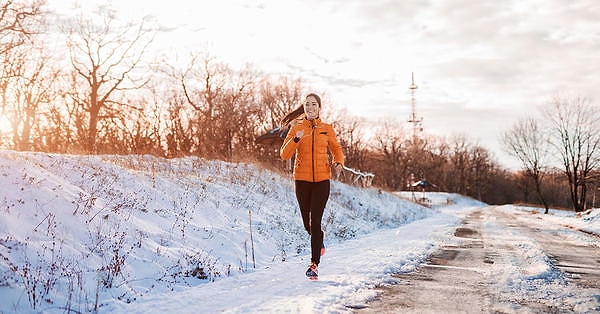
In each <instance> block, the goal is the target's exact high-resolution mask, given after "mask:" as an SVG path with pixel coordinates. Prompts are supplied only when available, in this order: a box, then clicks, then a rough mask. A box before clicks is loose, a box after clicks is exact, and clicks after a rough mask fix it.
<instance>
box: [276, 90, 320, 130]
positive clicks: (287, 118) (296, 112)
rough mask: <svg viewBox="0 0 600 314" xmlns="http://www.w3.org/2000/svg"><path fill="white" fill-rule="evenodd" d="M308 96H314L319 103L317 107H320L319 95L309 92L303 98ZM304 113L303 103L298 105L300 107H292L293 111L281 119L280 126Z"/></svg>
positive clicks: (284, 125)
mask: <svg viewBox="0 0 600 314" xmlns="http://www.w3.org/2000/svg"><path fill="white" fill-rule="evenodd" d="M308 97H314V98H315V99H316V100H317V103H318V104H319V108H321V97H319V95H317V94H315V93H310V94H308V95H306V97H304V98H305V99H306V98H308ZM302 114H304V105H300V107H298V108H296V109H294V111H292V112H290V113H288V114H286V115H285V117H283V118H282V119H281V126H282V127H286V126H287V125H288V124H289V123H290V122H292V120H294V119H296V118H298V117H299V116H300V115H302Z"/></svg>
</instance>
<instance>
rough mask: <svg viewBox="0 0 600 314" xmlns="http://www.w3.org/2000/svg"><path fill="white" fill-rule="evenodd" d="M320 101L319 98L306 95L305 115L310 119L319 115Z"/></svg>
mask: <svg viewBox="0 0 600 314" xmlns="http://www.w3.org/2000/svg"><path fill="white" fill-rule="evenodd" d="M319 110H321V108H320V107H319V103H318V102H317V99H316V98H315V97H313V96H308V97H306V102H304V115H306V118H307V119H309V120H312V119H316V118H318V117H319Z"/></svg>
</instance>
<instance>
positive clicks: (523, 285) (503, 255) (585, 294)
mask: <svg viewBox="0 0 600 314" xmlns="http://www.w3.org/2000/svg"><path fill="white" fill-rule="evenodd" d="M541 220H543V218H540V215H532V214H530V213H528V212H523V211H506V210H502V208H498V207H484V208H480V209H477V210H475V211H473V212H471V213H469V214H468V215H467V216H466V217H465V219H464V221H463V222H462V224H461V225H459V226H458V227H457V228H456V231H455V233H454V239H453V240H454V241H455V242H452V243H451V244H448V245H445V246H444V247H442V248H441V249H440V250H439V251H438V252H436V253H435V254H433V255H432V256H431V257H430V258H429V259H428V260H427V263H426V264H425V265H423V266H422V267H421V268H419V269H418V270H417V271H415V272H411V273H406V274H397V275H394V277H395V278H396V279H397V284H395V285H392V286H386V287H383V288H382V289H381V290H382V295H381V296H380V297H378V298H377V299H376V300H374V301H373V302H371V303H369V306H368V307H366V308H364V309H360V310H356V312H360V313H375V312H378V313H382V312H383V313H390V312H395V313H396V312H401V313H490V312H494V313H498V312H499V313H514V312H518V313H540V312H543V313H565V312H582V313H585V312H596V311H598V310H600V308H598V304H599V303H600V300H598V298H600V244H599V243H600V241H599V240H600V238H598V237H597V236H594V235H590V234H587V233H583V232H580V231H578V230H575V229H574V228H572V227H569V226H564V225H560V224H548V223H547V222H546V223H543V222H542V221H541ZM540 256H542V258H540Z"/></svg>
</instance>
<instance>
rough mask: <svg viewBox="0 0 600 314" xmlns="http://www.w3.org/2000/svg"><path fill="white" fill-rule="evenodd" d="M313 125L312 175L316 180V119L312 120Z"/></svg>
mask: <svg viewBox="0 0 600 314" xmlns="http://www.w3.org/2000/svg"><path fill="white" fill-rule="evenodd" d="M310 123H311V125H312V130H311V131H310V132H311V137H312V154H311V155H312V158H311V159H312V177H313V182H315V128H316V125H315V121H314V120H311V121H310Z"/></svg>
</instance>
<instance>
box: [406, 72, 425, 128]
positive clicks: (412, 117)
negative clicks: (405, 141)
mask: <svg viewBox="0 0 600 314" xmlns="http://www.w3.org/2000/svg"><path fill="white" fill-rule="evenodd" d="M411 79H412V82H411V84H410V86H409V87H408V89H410V97H411V99H410V107H411V113H410V117H409V118H408V123H412V125H413V126H412V128H413V139H416V138H417V133H418V132H420V131H423V127H422V126H421V123H422V122H423V117H419V118H417V112H416V106H415V91H416V90H417V88H418V87H417V85H415V72H412V73H411Z"/></svg>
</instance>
